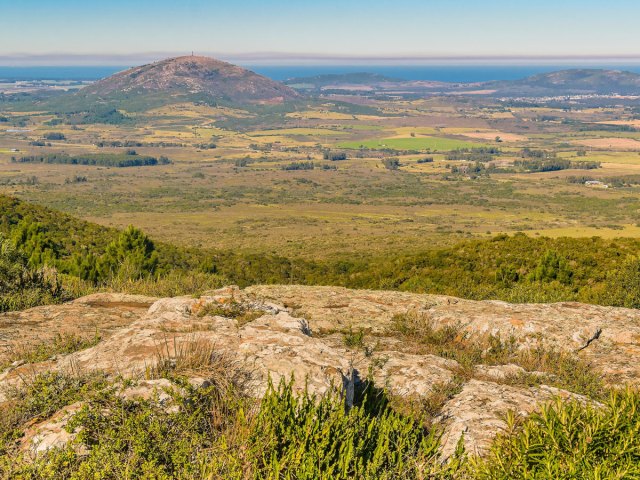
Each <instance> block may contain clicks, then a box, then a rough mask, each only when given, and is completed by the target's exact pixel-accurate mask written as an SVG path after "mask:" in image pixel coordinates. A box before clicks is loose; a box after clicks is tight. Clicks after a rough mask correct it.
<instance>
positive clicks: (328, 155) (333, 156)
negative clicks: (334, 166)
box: [322, 150, 347, 162]
mask: <svg viewBox="0 0 640 480" xmlns="http://www.w3.org/2000/svg"><path fill="white" fill-rule="evenodd" d="M322 158H324V159H325V160H331V161H332V162H337V161H340V160H346V159H347V154H346V153H345V152H332V151H331V150H325V151H324V153H323V154H322Z"/></svg>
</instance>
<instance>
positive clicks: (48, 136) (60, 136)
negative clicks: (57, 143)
mask: <svg viewBox="0 0 640 480" xmlns="http://www.w3.org/2000/svg"><path fill="white" fill-rule="evenodd" d="M66 138H67V137H65V136H64V133H59V132H49V133H45V134H44V139H45V140H66Z"/></svg>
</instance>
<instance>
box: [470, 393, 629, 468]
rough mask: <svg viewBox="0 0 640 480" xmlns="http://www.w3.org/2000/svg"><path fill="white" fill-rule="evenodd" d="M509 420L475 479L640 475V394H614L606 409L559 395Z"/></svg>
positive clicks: (479, 466) (479, 464)
mask: <svg viewBox="0 0 640 480" xmlns="http://www.w3.org/2000/svg"><path fill="white" fill-rule="evenodd" d="M507 424H508V427H507V431H506V432H505V433H504V434H503V435H502V436H501V437H500V438H499V439H498V440H497V441H496V442H495V444H494V446H493V448H492V449H491V453H490V455H489V457H488V458H487V459H486V460H484V461H483V460H480V461H476V462H475V464H476V465H475V467H476V468H475V469H474V470H475V475H474V476H475V478H479V479H492V480H494V479H504V480H507V479H513V478H532V479H533V478H554V479H573V478H601V479H614V478H620V479H622V478H629V479H632V478H640V436H638V434H637V432H638V431H639V430H640V394H638V392H633V391H630V390H628V391H626V392H616V393H613V394H612V395H611V397H610V399H609V400H608V402H607V403H606V404H605V405H604V407H603V408H598V407H596V406H591V405H584V404H582V403H580V402H579V401H577V400H574V401H569V402H567V401H563V400H560V399H558V400H557V401H556V402H555V403H553V404H551V405H549V406H546V407H544V408H543V409H542V411H541V412H540V413H534V414H533V415H532V416H531V417H530V418H528V419H526V420H524V421H523V420H522V419H518V418H517V417H516V416H515V415H513V414H511V415H508V416H507Z"/></svg>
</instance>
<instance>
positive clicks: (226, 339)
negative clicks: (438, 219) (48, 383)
mask: <svg viewBox="0 0 640 480" xmlns="http://www.w3.org/2000/svg"><path fill="white" fill-rule="evenodd" d="M94 332H99V338H96V341H95V342H92V344H91V345H89V346H88V348H80V349H78V350H77V351H72V352H70V353H62V354H55V355H52V356H50V357H48V358H46V359H37V361H29V362H28V361H25V360H24V359H22V360H15V358H16V352H19V351H20V350H21V349H23V348H25V347H24V346H25V345H36V344H39V343H43V344H46V343H47V342H52V341H54V340H55V338H56V335H58V336H59V335H60V334H61V333H64V334H69V335H71V334H72V335H83V336H87V335H89V336H90V335H92V334H93V333H94ZM203 351H204V352H206V354H207V355H219V356H221V357H222V356H223V357H224V358H225V359H226V360H225V361H226V362H227V363H226V364H225V365H227V367H226V368H234V369H237V370H238V371H242V372H243V375H244V376H245V377H244V378H245V382H244V384H245V385H246V388H247V389H248V390H249V391H250V393H251V395H253V396H255V397H257V398H259V397H261V396H262V395H264V393H265V391H266V389H267V386H268V383H269V379H271V381H273V382H278V381H279V380H280V379H289V378H292V377H293V379H294V389H295V390H296V391H298V392H302V391H304V390H305V388H306V389H308V390H309V391H310V392H311V393H315V394H319V395H320V394H323V393H325V392H327V391H329V390H330V389H331V388H334V387H335V388H338V389H339V390H340V391H341V392H342V393H343V395H344V397H345V401H346V402H347V404H349V403H350V402H353V399H354V392H357V391H358V389H359V388H361V386H362V385H364V384H367V383H373V384H374V385H375V386H376V387H378V388H379V389H381V390H385V391H386V392H388V394H389V395H390V396H392V397H393V398H396V399H398V401H402V402H405V403H407V404H408V403H410V402H418V403H421V404H422V405H425V404H428V405H430V408H431V409H432V410H433V414H434V418H435V422H436V423H437V424H438V425H439V426H441V427H442V428H443V429H444V435H443V445H442V450H443V454H444V455H445V456H447V455H450V454H452V452H453V451H454V450H455V447H456V444H457V442H458V440H459V438H460V436H461V435H464V440H465V445H466V448H467V451H468V452H470V453H472V454H480V455H482V454H484V453H485V452H486V449H487V447H488V445H489V444H490V442H491V440H492V438H493V437H494V436H495V435H496V434H497V433H498V432H500V431H501V430H502V429H504V428H505V425H506V423H505V414H506V413H507V412H508V411H513V412H515V413H516V414H518V415H526V414H528V413H530V412H532V411H533V410H535V409H537V408H539V406H540V405H541V404H543V403H545V402H548V401H550V400H551V399H554V398H558V397H559V398H572V399H578V400H579V401H583V402H591V403H593V404H594V405H597V400H595V399H594V398H593V396H592V395H590V394H591V393H592V386H593V385H594V384H595V383H597V382H602V384H609V385H622V384H631V385H637V384H638V383H639V381H638V380H639V379H640V311H636V310H628V309H622V308H610V307H599V306H593V305H584V304H578V303H559V304H549V305H547V304H527V305H512V304H507V303H504V302H497V301H483V302H478V301H470V300H462V299H457V298H452V297H444V296H435V295H420V294H409V293H400V292H385V291H366V290H348V289H344V288H337V287H303V286H254V287H249V288H246V289H244V290H240V289H238V288H237V287H228V288H224V289H221V290H216V291H212V292H209V293H207V294H206V295H203V296H200V297H177V298H163V299H156V298H151V297H144V296H137V295H123V294H106V293H105V294H94V295H90V296H87V297H83V298H80V299H78V300H75V301H73V302H70V303H67V304H64V305H53V306H43V307H37V308H33V309H30V310H26V311H23V312H12V313H5V314H2V315H1V316H0V365H5V367H4V371H2V373H0V406H1V404H2V403H3V402H6V401H7V399H8V396H7V395H8V394H7V392H9V391H11V389H14V388H16V387H19V386H20V385H21V384H22V383H24V382H25V381H28V380H26V379H28V378H32V377H33V376H34V375H35V374H37V373H38V372H44V371H83V372H87V371H95V370H99V371H102V372H106V373H107V374H108V375H111V376H112V377H114V378H116V377H118V378H121V379H122V378H125V379H133V380H127V381H126V382H123V383H122V388H121V390H122V391H121V394H122V395H123V396H126V397H130V398H135V397H143V398H156V399H157V401H160V402H161V401H163V399H164V398H166V396H163V392H164V391H165V390H166V389H170V388H172V384H171V382H170V381H169V380H166V379H157V378H153V376H151V375H149V372H150V371H152V370H153V369H157V368H159V364H162V363H166V362H168V363H171V362H174V363H175V362H179V361H181V359H184V358H185V357H187V356H188V355H189V353H190V352H191V353H194V352H195V353H197V354H201V353H202V352H203ZM189 381H190V382H191V384H192V385H196V386H197V385H204V384H206V383H207V381H208V379H207V378H206V376H202V375H201V373H200V372H199V371H198V369H197V368H193V370H192V372H191V374H190V375H189ZM173 387H175V385H174V386H173ZM78 408H79V407H78V405H77V404H74V405H71V406H67V407H65V408H64V409H62V410H60V411H59V412H58V413H56V414H55V415H53V416H52V417H51V418H49V419H47V420H45V421H43V422H39V423H35V424H33V425H30V426H29V430H28V431H26V432H25V435H24V437H23V439H22V445H23V448H24V449H25V451H30V452H39V451H45V450H48V449H50V448H51V447H54V446H61V445H65V444H66V442H68V441H69V439H70V438H72V436H73V434H72V433H69V432H67V431H66V430H65V429H64V426H65V425H66V422H67V421H68V419H69V418H71V417H72V416H73V415H74V412H75V411H77V409H78Z"/></svg>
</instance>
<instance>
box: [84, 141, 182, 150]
mask: <svg viewBox="0 0 640 480" xmlns="http://www.w3.org/2000/svg"><path fill="white" fill-rule="evenodd" d="M95 145H96V147H98V148H103V147H114V148H120V147H127V148H131V147H184V144H182V143H175V142H138V141H135V140H125V141H124V142H121V141H119V140H111V141H108V142H107V141H104V140H101V141H99V142H96V144H95Z"/></svg>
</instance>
